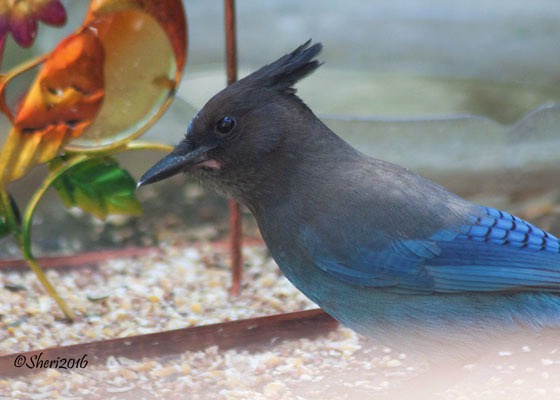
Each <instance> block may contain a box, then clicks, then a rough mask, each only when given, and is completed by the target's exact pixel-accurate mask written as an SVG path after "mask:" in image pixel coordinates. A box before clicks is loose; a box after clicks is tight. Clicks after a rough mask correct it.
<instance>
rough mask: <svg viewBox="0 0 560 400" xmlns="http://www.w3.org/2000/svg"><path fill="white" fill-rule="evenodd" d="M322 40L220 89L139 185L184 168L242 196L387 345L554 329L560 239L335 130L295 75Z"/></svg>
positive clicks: (344, 314) (314, 278)
mask: <svg viewBox="0 0 560 400" xmlns="http://www.w3.org/2000/svg"><path fill="white" fill-rule="evenodd" d="M321 50H322V44H321V43H315V44H311V41H307V42H306V43H304V44H302V45H301V46H299V47H297V48H296V49H295V50H293V51H292V52H290V53H289V54H286V55H284V56H282V57H280V58H279V59H277V60H276V61H274V62H272V63H270V64H268V65H266V66H264V67H262V68H260V69H258V70H257V71H255V72H253V73H251V74H249V75H247V76H246V77H245V78H243V79H241V80H239V81H237V82H236V83H234V84H232V85H230V86H228V87H226V88H225V89H223V90H222V91H220V92H219V93H217V94H216V95H214V96H213V97H212V98H211V99H210V100H209V101H208V102H207V103H206V105H204V107H203V108H202V109H201V110H200V111H199V112H198V113H197V114H196V115H195V117H194V118H193V119H192V121H191V122H190V125H189V126H188V129H187V133H186V135H185V137H184V138H183V139H182V141H181V142H180V143H179V144H178V145H177V146H176V147H175V148H174V150H173V151H172V152H171V153H169V154H168V155H166V156H165V157H164V158H163V159H161V160H160V161H159V162H157V163H156V164H155V165H154V166H153V167H151V168H150V169H149V170H148V171H147V172H146V173H145V174H144V175H143V176H142V177H141V178H140V180H139V182H138V186H142V185H146V184H151V183H154V182H157V181H160V180H163V179H165V178H168V177H170V176H173V175H176V174H179V173H182V172H184V173H187V174H189V175H191V176H193V177H194V178H195V179H196V180H198V181H199V182H200V183H201V184H202V185H206V186H208V187H211V188H213V189H215V190H216V191H218V192H219V193H221V194H223V195H224V196H227V197H230V198H234V199H237V200H238V201H239V202H241V203H242V204H244V205H245V206H246V207H247V208H248V209H249V210H250V211H251V213H252V214H253V215H254V217H255V219H256V221H257V224H258V227H259V229H260V232H261V234H262V237H263V239H264V242H265V244H266V246H267V247H268V249H269V252H270V255H271V256H272V258H273V259H274V260H275V262H276V263H277V264H278V266H279V268H280V269H281V271H282V272H283V274H284V275H285V276H286V278H287V279H288V280H289V281H291V282H292V284H293V285H294V286H295V287H296V288H298V289H299V290H300V291H301V292H303V293H304V294H305V295H306V296H307V297H308V298H309V299H311V300H312V301H313V302H315V303H316V304H317V305H319V306H320V307H321V308H323V310H324V311H325V312H327V313H328V314H330V315H331V316H332V317H334V318H335V319H336V320H338V321H339V322H340V323H342V324H343V325H345V326H347V327H349V328H351V329H353V330H354V331H356V332H358V333H360V334H363V335H365V336H368V337H372V338H379V339H380V340H382V341H383V340H386V341H388V342H389V344H390V345H393V346H397V345H399V344H400V345H404V346H406V345H407V344H410V343H414V346H430V345H432V346H436V347H437V346H439V345H440V344H450V345H456V346H459V347H461V346H462V347H469V346H476V344H477V343H478V342H479V340H480V339H481V338H494V339H496V340H500V339H501V338H502V337H503V335H508V334H511V335H515V334H517V333H521V332H525V331H527V332H531V333H535V334H539V333H540V332H543V331H545V330H548V329H555V328H558V327H559V326H560V245H559V241H558V239H557V238H556V237H555V236H553V235H552V234H550V233H548V232H545V231H544V230H542V229H539V228H538V227H536V226H534V225H533V224H531V223H529V222H527V221H525V220H523V219H521V218H518V217H516V216H514V215H512V214H510V213H508V212H506V211H502V210H498V209H495V208H492V207H486V206H483V205H479V204H475V203H472V202H470V201H467V200H465V199H463V198H461V197H460V196H458V195H456V194H454V193H451V192H450V191H448V190H447V189H445V188H444V187H442V186H440V185H439V184H437V183H435V182H433V181H431V180H428V179H426V178H424V177H422V176H419V175H417V174H415V173H414V172H411V171H409V170H408V169H406V168H403V167H400V166H398V165H395V164H393V163H390V162H387V161H383V160H380V159H376V158H372V157H369V156H367V155H365V154H363V153H362V152H360V151H359V150H357V149H355V148H354V147H352V146H351V145H350V144H349V143H347V142H346V141H345V140H343V139H342V138H341V137H340V136H338V135H337V134H335V133H334V132H333V131H331V130H330V129H329V128H328V127H327V126H326V125H325V124H324V123H323V122H322V121H321V120H320V119H319V118H318V117H317V116H316V115H315V114H314V113H313V111H312V110H311V109H310V108H309V107H308V106H307V105H306V104H305V103H304V102H303V101H302V100H301V99H300V98H299V97H298V96H297V95H296V89H295V87H294V86H295V84H296V83H297V82H298V81H300V80H301V79H303V78H305V77H306V76H308V75H309V74H311V73H312V72H314V71H315V70H317V68H319V66H320V65H321V64H322V63H321V62H319V61H318V60H317V55H318V54H319V53H320V52H321ZM323 90H325V96H328V95H329V93H328V91H329V89H328V85H325V86H324V88H323Z"/></svg>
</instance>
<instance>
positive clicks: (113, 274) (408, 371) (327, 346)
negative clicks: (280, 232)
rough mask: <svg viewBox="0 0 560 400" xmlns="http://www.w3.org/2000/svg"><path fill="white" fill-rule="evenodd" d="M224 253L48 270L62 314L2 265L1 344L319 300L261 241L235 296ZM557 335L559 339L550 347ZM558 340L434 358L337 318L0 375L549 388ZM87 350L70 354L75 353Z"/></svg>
mask: <svg viewBox="0 0 560 400" xmlns="http://www.w3.org/2000/svg"><path fill="white" fill-rule="evenodd" d="M226 261H227V260H226V259H225V257H224V256H223V253H220V252H218V253H217V252H215V249H214V250H213V249H212V248H211V247H210V246H209V245H199V246H196V247H183V248H179V247H167V248H164V249H163V251H162V253H161V254H154V255H153V256H146V257H142V258H141V259H116V260H110V261H107V262H104V263H103V264H101V265H99V266H98V267H91V268H90V267H82V268H75V269H71V270H50V271H49V272H48V275H49V278H50V279H51V280H52V281H53V282H56V283H57V288H58V290H59V291H60V293H61V294H62V296H64V298H65V299H67V301H68V302H69V303H70V304H71V305H72V307H73V308H74V310H75V311H76V312H77V313H78V314H79V316H80V317H79V320H78V321H77V322H75V323H73V324H68V323H66V322H64V321H63V320H62V318H61V315H60V312H59V311H58V309H57V308H56V306H55V304H54V302H53V301H52V300H51V299H50V298H49V297H47V296H46V295H45V294H44V293H43V291H42V290H41V288H40V287H39V284H38V283H37V282H36V279H35V277H34V275H33V274H31V273H29V272H26V271H23V272H19V271H18V272H9V273H3V274H2V282H3V288H2V289H0V294H1V299H2V301H1V302H0V315H1V316H2V318H1V319H0V327H1V332H2V336H1V341H0V352H1V353H2V354H12V353H17V352H22V351H25V350H30V349H39V348H46V347H52V346H62V345H69V344H75V343H83V342H87V341H95V340H102V339H109V338H116V337H124V336H131V335H136V334H142V333H150V332H159V331H164V330H169V329H175V328H182V327H187V326H194V325H202V324H209V323H214V322H221V321H229V320H236V319H242V318H250V317H255V316H262V315H267V314H276V313H281V312H289V311H296V310H303V309H309V308H314V307H315V305H314V304H313V303H311V302H310V301H309V300H307V299H306V298H305V297H304V296H303V295H302V294H301V293H299V292H298V291H297V290H296V289H295V288H293V286H292V285H291V284H290V283H289V282H288V281H287V280H286V279H285V278H284V277H283V276H282V275H281V274H280V273H279V270H278V268H277V267H276V265H275V264H274V262H273V261H272V260H271V259H270V257H269V256H268V254H267V251H266V249H265V248H264V247H263V246H251V247H247V248H245V262H246V269H245V276H244V287H243V291H242V295H241V296H240V297H239V298H236V299H231V298H230V297H229V295H228V292H227V289H228V287H229V283H230V273H229V270H228V268H227V262H226ZM557 345H558V346H557ZM559 351H560V341H559V342H558V343H556V342H555V341H554V340H553V341H549V342H546V341H542V342H537V343H531V344H521V345H519V344H513V343H507V342H504V343H501V344H500V345H499V346H497V347H494V348H491V349H487V350H486V351H484V352H483V353H481V357H480V358H478V359H476V360H474V361H473V362H454V361H451V362H449V363H445V362H444V363H440V364H430V363H428V362H426V361H424V360H423V359H422V358H421V357H419V356H417V355H413V354H404V353H400V352H398V351H396V350H393V349H390V348H387V347H385V346H383V345H382V344H380V343H378V342H376V341H375V340H373V339H368V338H364V337H362V336H360V335H357V334H355V333H354V332H352V331H350V330H348V329H346V328H339V329H337V330H335V331H333V332H331V333H329V334H327V335H325V336H322V337H319V338H316V339H313V340H309V339H299V340H292V341H285V342H281V343H277V344H275V345H271V347H270V349H266V350H262V351H253V352H248V351H245V350H243V349H231V350H220V349H218V348H217V347H215V346H213V347H209V348H207V349H206V350H204V351H196V352H185V353H182V354H177V355H175V356H167V357H161V358H144V359H141V360H139V361H135V360H130V359H127V358H123V357H111V358H109V359H108V360H107V362H106V363H105V364H104V365H86V366H85V368H74V369H71V370H69V371H61V370H55V369H48V370H43V371H38V372H37V373H34V374H32V375H28V376H25V377H20V378H11V379H2V378H0V398H15V399H28V398H29V399H45V398H65V399H82V398H83V399H86V398H87V399H121V398H124V399H152V398H169V399H171V398H178V397H182V398H189V399H371V398H386V397H387V396H389V397H391V398H411V399H415V398H436V399H471V398H477V399H500V398H503V399H505V398H507V399H508V400H511V399H516V398H519V399H532V398H535V399H547V398H554V396H560V381H558V379H557V377H558V376H560V355H559ZM80 356H82V355H81V354H76V358H79V357H80Z"/></svg>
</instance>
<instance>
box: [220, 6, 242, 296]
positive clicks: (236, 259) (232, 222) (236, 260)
mask: <svg viewBox="0 0 560 400" xmlns="http://www.w3.org/2000/svg"><path fill="white" fill-rule="evenodd" d="M224 6H225V19H226V21H225V23H226V69H227V84H228V85H231V84H232V83H234V82H235V81H237V38H236V27H235V0H224ZM229 230H230V254H231V272H232V283H231V288H230V294H231V295H232V296H238V295H239V293H240V290H241V272H242V267H243V259H242V255H241V240H242V231H241V210H240V208H239V203H237V202H236V201H235V200H230V201H229Z"/></svg>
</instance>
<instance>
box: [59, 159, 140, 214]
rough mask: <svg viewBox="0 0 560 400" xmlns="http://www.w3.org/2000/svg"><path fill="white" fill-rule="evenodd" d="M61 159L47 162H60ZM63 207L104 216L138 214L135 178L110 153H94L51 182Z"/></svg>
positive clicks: (138, 204)
mask: <svg viewBox="0 0 560 400" xmlns="http://www.w3.org/2000/svg"><path fill="white" fill-rule="evenodd" d="M61 162H63V160H62V159H58V160H57V161H55V162H52V163H51V168H53V167H56V166H58V165H60V163H61ZM53 186H54V188H55V189H56V191H57V192H58V194H59V196H60V198H61V199H62V202H63V203H64V205H65V206H66V207H73V206H75V207H79V208H81V209H82V210H84V211H86V212H88V213H91V214H93V215H95V216H96V217H98V218H100V219H105V218H106V217H107V215H109V214H121V215H139V214H141V213H142V209H141V207H140V203H139V202H138V199H137V198H136V195H135V193H136V182H135V180H134V179H133V178H132V176H130V174H129V173H128V172H127V171H126V170H124V169H122V168H121V167H120V166H119V163H118V162H117V160H115V159H114V158H112V157H108V156H103V157H94V158H91V159H89V160H87V161H84V162H83V163H80V164H78V165H76V166H75V167H74V168H71V169H69V170H68V171H66V172H64V173H63V174H62V175H61V176H60V177H58V178H57V179H56V180H55V181H54V182H53Z"/></svg>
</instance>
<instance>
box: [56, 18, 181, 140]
mask: <svg viewBox="0 0 560 400" xmlns="http://www.w3.org/2000/svg"><path fill="white" fill-rule="evenodd" d="M89 26H90V27H91V28H93V29H95V30H96V31H97V35H98V37H99V39H100V40H101V42H102V43H103V45H104V47H105V65H104V75H105V99H104V102H103V106H102V107H101V110H100V112H99V115H98V116H97V118H96V120H95V121H94V123H93V124H92V125H91V126H89V127H88V128H87V129H86V130H85V131H84V132H83V134H82V135H81V136H80V137H77V138H75V139H73V140H72V141H71V142H70V143H68V145H67V146H66V147H65V149H66V150H70V151H88V150H99V149H101V148H103V149H105V148H112V147H116V146H119V145H120V144H122V143H123V142H126V141H128V140H131V139H132V138H134V137H137V136H139V135H140V134H141V133H143V131H144V129H145V128H147V127H148V126H149V124H150V123H151V122H153V120H154V119H155V118H156V116H157V115H158V114H159V113H160V111H161V109H162V108H163V107H164V105H165V104H166V103H167V102H168V100H169V99H170V97H171V96H172V95H173V94H174V89H175V86H176V80H175V79H176V75H177V72H178V71H177V64H176V62H175V55H174V51H173V48H172V46H171V44H170V42H169V40H168V37H167V35H166V34H165V31H164V30H163V29H162V28H161V26H160V25H159V24H158V22H157V21H156V20H155V19H154V18H153V17H151V16H150V15H148V14H146V13H144V12H142V11H137V10H132V11H123V12H115V13H112V14H109V15H106V16H103V17H101V18H98V19H96V20H95V21H92V22H91V23H90V25H89Z"/></svg>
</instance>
